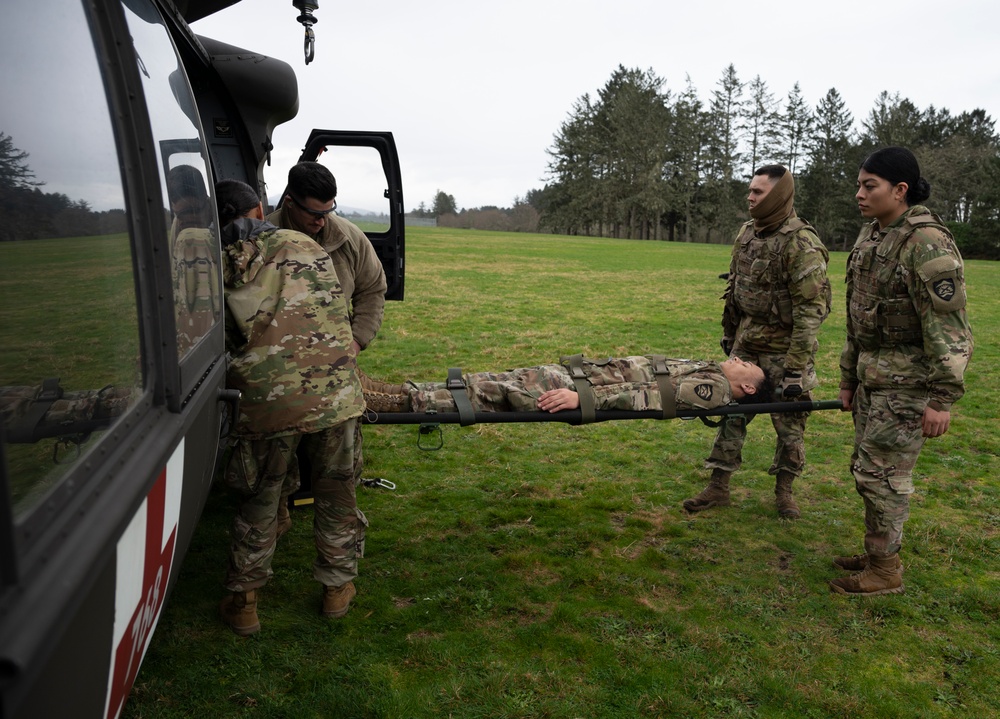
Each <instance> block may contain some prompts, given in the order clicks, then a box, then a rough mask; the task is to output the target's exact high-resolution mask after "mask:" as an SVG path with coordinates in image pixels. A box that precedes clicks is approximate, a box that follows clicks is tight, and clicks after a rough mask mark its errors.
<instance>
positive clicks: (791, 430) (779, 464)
mask: <svg viewBox="0 0 1000 719" xmlns="http://www.w3.org/2000/svg"><path fill="white" fill-rule="evenodd" d="M732 356H734V357H739V358H740V359H742V360H746V361H747V362H753V363H754V364H756V365H758V366H759V367H760V368H761V369H762V370H764V372H765V374H767V377H768V379H769V380H770V381H771V385H772V386H774V387H775V388H777V387H778V386H779V385H780V384H781V380H782V379H783V378H784V376H785V355H784V354H764V353H755V352H748V351H747V350H745V349H744V348H742V347H740V346H739V344H737V345H736V347H735V348H734V349H733V352H732ZM817 384H819V382H818V381H817V379H816V371H815V369H814V368H813V365H812V363H810V364H809V365H808V366H807V367H806V369H805V371H804V372H803V373H802V388H803V389H804V390H806V391H805V393H804V394H802V395H800V396H799V397H797V398H796V399H797V400H801V401H811V400H812V393H811V392H810V391H809V390H811V389H812V388H813V387H815V386H816V385H817ZM760 401H761V402H770V401H772V399H771V398H770V397H766V398H765V397H761V398H760ZM808 417H809V413H808V412H787V413H781V414H772V415H771V424H772V425H773V426H774V432H775V434H776V435H777V443H776V444H775V450H774V460H773V461H772V462H771V467H770V469H768V470H767V472H768V474H777V473H778V472H789V473H791V474H792V475H794V476H796V477H798V476H799V475H800V474H802V468H803V467H805V464H806V446H805V439H804V436H805V432H806V418H808ZM746 437H747V422H746V419H745V418H743V417H739V416H731V417H727V418H726V419H725V421H723V423H722V425H721V426H720V427H719V431H718V432H717V433H716V436H715V444H713V445H712V451H711V453H710V454H709V456H708V459H707V460H706V461H705V467H706V468H708V469H721V470H723V471H725V472H735V471H736V470H738V469H739V468H740V467H741V466H742V464H743V443H744V442H745V441H746Z"/></svg>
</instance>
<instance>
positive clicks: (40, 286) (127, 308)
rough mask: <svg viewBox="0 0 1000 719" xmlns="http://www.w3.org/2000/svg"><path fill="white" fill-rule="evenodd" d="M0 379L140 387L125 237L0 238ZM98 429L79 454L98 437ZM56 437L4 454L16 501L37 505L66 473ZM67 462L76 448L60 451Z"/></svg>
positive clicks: (70, 387)
mask: <svg viewBox="0 0 1000 719" xmlns="http://www.w3.org/2000/svg"><path fill="white" fill-rule="evenodd" d="M0 266H2V267H3V268H4V272H3V274H2V275H0V302H2V304H3V312H4V314H3V323H2V324H0V385H3V386H14V387H17V386H30V387H37V386H39V385H41V383H42V381H43V380H45V379H47V378H50V377H51V378H58V379H59V380H60V386H61V387H62V388H63V390H65V391H66V392H74V391H77V390H93V389H100V388H101V387H104V386H105V385H109V384H110V385H114V386H119V387H120V386H122V385H123V384H126V386H131V385H135V384H137V383H138V375H139V372H140V371H141V369H140V368H141V363H140V357H139V327H138V322H139V320H138V313H137V309H136V307H137V303H136V294H135V280H134V278H133V274H132V255H131V252H130V249H129V238H128V235H127V234H124V233H122V234H115V235H104V236H99V237H68V238H59V239H47V240H31V241H25V242H2V243H0ZM100 434H101V433H100V432H95V433H94V434H93V435H91V437H90V439H89V440H87V441H86V442H84V443H83V444H82V445H81V446H80V447H79V450H80V452H81V453H83V452H85V451H86V449H87V448H88V447H89V446H90V445H92V444H93V443H94V442H95V441H96V440H97V438H98V437H99V436H100ZM55 445H56V440H54V439H46V440H42V441H40V442H36V443H35V444H10V445H8V446H7V450H6V461H7V467H8V471H9V476H10V477H11V478H12V483H11V495H12V497H11V498H12V500H13V502H14V506H15V507H16V508H17V510H18V511H23V510H26V509H28V508H29V507H31V506H33V505H34V504H36V503H37V502H38V501H40V500H41V498H42V497H43V496H44V493H45V492H46V491H47V490H48V489H49V487H51V486H52V485H54V484H55V483H56V482H57V481H58V480H59V479H60V478H61V477H62V476H63V473H64V471H65V470H66V469H67V465H66V464H59V465H56V464H53V456H54V454H53V452H54V446H55ZM58 456H59V457H60V458H61V460H62V461H63V462H69V461H70V460H71V459H72V458H73V457H75V456H77V455H76V450H75V449H71V448H69V447H60V449H59V453H58Z"/></svg>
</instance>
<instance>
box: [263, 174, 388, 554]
mask: <svg viewBox="0 0 1000 719" xmlns="http://www.w3.org/2000/svg"><path fill="white" fill-rule="evenodd" d="M336 209H337V180H336V179H335V178H334V176H333V173H331V172H330V170H328V169H327V168H326V167H325V166H323V165H321V164H319V163H318V162H300V163H298V164H297V165H294V166H292V168H291V169H290V170H289V171H288V188H287V189H286V190H285V195H284V197H282V199H281V207H280V209H278V210H275V211H274V212H272V213H271V214H270V215H268V217H267V221H268V222H270V223H271V224H272V225H276V226H277V227H280V228H283V229H288V230H297V231H298V232H301V233H303V234H305V235H309V236H310V237H311V238H312V239H314V240H315V241H316V242H317V243H318V244H319V245H320V246H321V247H322V248H323V249H324V250H326V252H327V254H329V255H330V257H331V258H332V259H333V266H334V269H335V270H336V272H337V279H338V280H340V285H341V287H342V288H343V290H344V297H346V298H347V305H348V307H347V308H348V312H349V315H350V321H351V333H352V334H353V336H354V341H353V343H352V347H353V351H354V355H355V357H356V356H357V355H358V353H359V352H361V350H363V349H364V348H365V347H367V346H368V344H369V343H370V342H371V341H372V340H373V339H375V335H376V333H377V332H378V330H379V327H381V326H382V314H383V312H384V310H385V291H386V281H385V271H384V270H383V269H382V263H381V261H379V258H378V256H377V255H376V254H375V248H374V247H372V243H371V241H370V240H369V239H368V237H367V236H366V235H365V233H364V232H363V231H362V230H361V228H359V227H358V226H357V225H355V224H353V223H352V222H349V221H347V220H345V219H344V218H343V217H339V216H337V214H336V212H335V210H336ZM354 440H355V442H354V444H355V446H354V451H355V459H356V464H355V466H356V468H357V471H356V474H355V480H356V481H360V480H361V467H362V455H361V423H360V422H358V423H357V431H356V432H355V437H354ZM295 489H296V488H292V489H291V492H294V491H295ZM291 492H289V493H288V494H290V493H291ZM284 499H285V501H283V502H282V503H281V506H280V508H279V512H278V536H281V535H282V534H284V533H285V532H287V531H288V530H289V528H290V527H291V524H292V520H291V517H290V516H289V514H288V502H287V495H286V497H285V498H284Z"/></svg>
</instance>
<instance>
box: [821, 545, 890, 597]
mask: <svg viewBox="0 0 1000 719" xmlns="http://www.w3.org/2000/svg"><path fill="white" fill-rule="evenodd" d="M830 589H831V590H832V591H834V592H836V593H837V594H850V595H852V596H858V597H874V596H877V595H879V594H902V593H903V565H902V564H901V563H900V561H899V554H898V553H897V554H890V555H889V556H888V557H876V556H875V555H873V554H869V555H868V566H867V567H866V568H865V569H864V570H862V571H860V572H858V573H857V574H852V575H851V576H849V577H841V578H840V579H834V580H832V581H831V582H830Z"/></svg>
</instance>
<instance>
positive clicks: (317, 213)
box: [288, 194, 337, 217]
mask: <svg viewBox="0 0 1000 719" xmlns="http://www.w3.org/2000/svg"><path fill="white" fill-rule="evenodd" d="M288 199H290V200H291V201H292V202H294V203H295V205H296V207H298V208H299V209H300V210H302V211H303V212H305V213H308V214H310V215H312V216H313V217H326V216H328V215H332V214H333V213H334V212H335V211H336V210H337V201H336V200H334V201H333V207H331V208H330V209H329V210H313V209H310V208H308V207H306V206H305V205H303V204H302V201H301V200H299V199H298V198H297V197H295V195H292V194H289V195H288Z"/></svg>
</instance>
